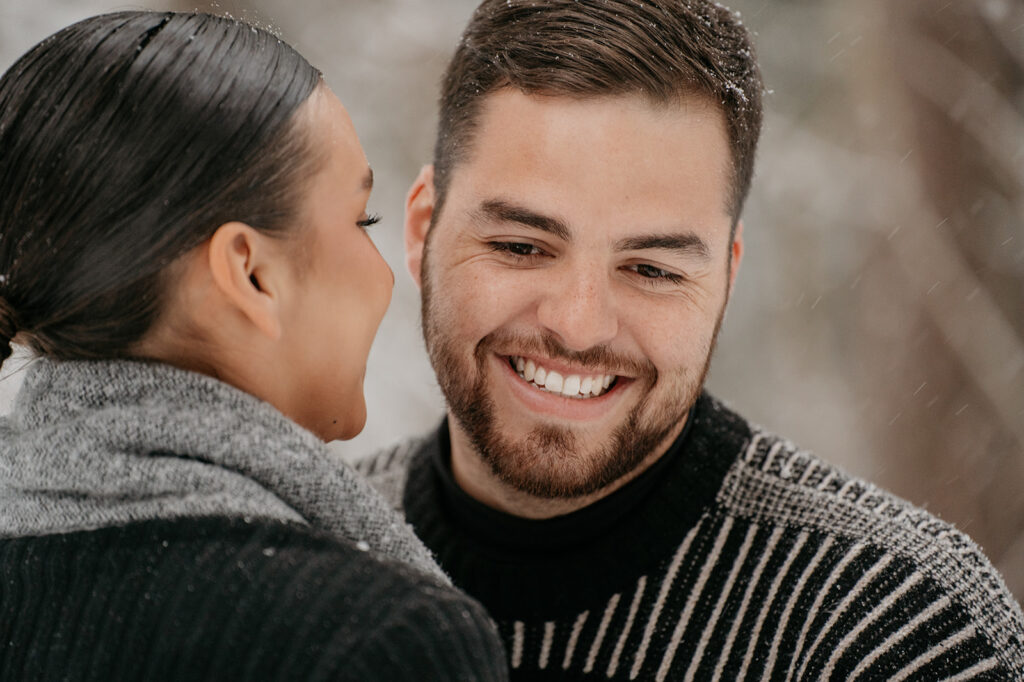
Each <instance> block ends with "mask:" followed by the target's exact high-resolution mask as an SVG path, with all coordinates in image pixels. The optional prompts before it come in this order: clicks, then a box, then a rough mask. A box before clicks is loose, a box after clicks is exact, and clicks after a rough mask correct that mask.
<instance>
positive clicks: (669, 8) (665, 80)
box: [434, 0, 763, 222]
mask: <svg viewBox="0 0 1024 682" xmlns="http://www.w3.org/2000/svg"><path fill="white" fill-rule="evenodd" d="M504 87H512V88H516V89H518V90H521V91H522V92H524V93H527V94H543V95H565V96H570V97H592V96H602V95H624V94H639V95H642V96H643V97H646V98H648V99H649V100H651V101H652V102H654V103H658V104H662V103H669V102H671V101H673V100H676V99H679V98H680V97H684V96H688V95H703V96H706V97H709V98H711V99H712V100H713V101H715V102H719V103H720V106H721V109H722V111H723V113H724V114H725V120H726V128H727V131H728V135H729V146H730V152H731V157H732V187H731V193H730V202H729V206H728V210H729V212H730V214H731V216H732V218H733V221H734V222H735V221H736V220H737V219H738V218H739V215H740V212H741V210H742V207H743V202H744V199H745V198H746V196H747V192H748V190H749V189H750V181H751V178H752V176H753V172H754V154H755V150H756V148H757V139H758V137H759V136H760V132H761V117H762V110H761V93H762V90H763V86H762V82H761V74H760V70H759V69H758V67H757V62H756V60H755V58H754V50H753V45H752V44H751V40H750V35H749V34H748V33H747V30H746V29H745V28H744V27H743V24H742V23H741V22H740V20H739V15H738V14H734V13H733V12H731V11H730V10H728V9H726V8H724V7H722V6H721V5H719V4H718V3H714V2H707V1H706V0H545V1H544V2H532V1H531V2H526V1H525V0H484V1H483V2H482V3H481V4H480V6H479V7H477V9H476V12H475V13H474V14H473V17H472V18H471V19H470V21H469V25H468V26H467V27H466V30H465V31H464V32H463V34H462V40H461V42H460V43H459V46H458V48H457V49H456V50H455V55H454V56H453V57H452V59H451V62H449V64H448V69H447V71H446V72H445V75H444V79H443V81H442V90H441V101H440V124H439V126H438V135H437V142H436V145H435V147H434V183H435V189H436V195H437V196H436V204H435V209H436V210H435V215H437V213H438V212H439V211H440V209H441V206H442V205H443V203H444V197H445V193H446V192H447V189H448V183H449V181H450V175H451V171H452V169H453V168H454V167H455V165H457V164H458V163H460V162H461V161H463V160H465V158H466V155H467V153H468V152H469V150H470V148H471V145H472V137H473V131H474V128H475V125H476V122H477V119H478V117H479V114H480V106H481V104H482V102H483V100H484V98H485V97H486V96H487V95H488V94H490V93H492V92H494V91H496V90H498V89H500V88H504Z"/></svg>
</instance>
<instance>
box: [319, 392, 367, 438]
mask: <svg viewBox="0 0 1024 682" xmlns="http://www.w3.org/2000/svg"><path fill="white" fill-rule="evenodd" d="M347 407H348V410H347V411H345V412H344V413H340V414H339V415H338V416H337V418H336V419H332V420H331V423H330V424H328V425H326V426H327V428H325V429H323V430H322V432H321V433H318V434H317V435H318V436H320V438H321V439H322V440H323V441H325V442H328V443H329V442H331V441H332V440H350V439H352V438H355V437H356V436H358V435H359V434H360V433H362V431H363V427H365V426H366V401H365V400H364V399H363V396H362V394H360V395H359V401H358V405H348V406H347Z"/></svg>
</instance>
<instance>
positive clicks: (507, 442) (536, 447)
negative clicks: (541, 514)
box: [469, 425, 656, 500]
mask: <svg viewBox="0 0 1024 682" xmlns="http://www.w3.org/2000/svg"><path fill="white" fill-rule="evenodd" d="M469 436H470V440H471V441H472V442H473V445H474V448H475V450H476V451H477V453H478V454H479V456H480V457H481V458H482V459H483V461H484V463H485V464H487V466H488V467H490V470H491V472H492V473H493V474H494V476H495V477H496V478H497V479H498V480H500V481H501V482H502V483H503V484H504V485H506V486H508V487H510V488H512V489H514V490H516V491H518V492H521V493H525V494H527V495H530V496H532V497H536V498H540V499H547V500H573V499H578V498H582V497H586V496H589V495H593V494H594V493H597V492H599V491H601V490H603V489H605V488H607V487H609V486H611V485H613V484H615V483H616V482H617V481H620V480H621V479H623V478H626V477H629V476H630V475H631V474H633V473H634V472H635V470H636V469H637V468H638V467H640V466H641V465H642V464H643V463H644V461H645V459H646V458H647V456H648V455H649V454H650V453H651V451H652V450H653V449H654V448H655V447H656V445H654V446H650V447H649V444H650V441H651V440H652V439H651V438H642V437H641V438H639V439H638V438H637V437H636V436H637V433H636V431H635V430H634V429H632V428H629V427H626V426H624V427H621V428H619V429H616V430H615V431H613V432H612V433H611V434H594V433H590V432H588V430H583V429H575V428H571V427H563V426H552V425H544V426H538V427H534V428H533V429H532V430H530V432H529V433H528V434H526V435H525V436H519V437H510V436H508V435H506V434H503V433H496V432H494V431H490V430H484V431H482V432H477V433H469ZM637 446H639V447H637Z"/></svg>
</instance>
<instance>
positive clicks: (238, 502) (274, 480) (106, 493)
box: [0, 359, 447, 582]
mask: <svg viewBox="0 0 1024 682" xmlns="http://www.w3.org/2000/svg"><path fill="white" fill-rule="evenodd" d="M188 516H231V517H244V518H259V519H274V520H280V521H290V522H297V523H302V524H307V525H309V526H311V527H313V528H316V529H319V530H322V531H326V532H328V533H331V534H333V535H335V536H337V537H339V538H344V539H346V540H349V541H351V542H353V543H356V544H357V545H358V546H359V547H361V548H366V547H367V546H368V547H369V548H371V549H372V550H375V551H377V552H379V553H380V554H383V555H386V556H389V557H392V558H395V559H398V560H400V561H404V562H406V563H409V564H412V565H413V566H415V567H416V568H418V569H420V570H422V571H424V572H427V573H430V574H433V575H435V576H438V577H439V578H441V579H442V580H444V581H445V582H447V578H445V577H444V576H443V574H442V572H441V570H440V569H439V568H438V566H437V564H436V563H435V562H434V560H433V559H432V558H431V555H430V552H429V550H427V548H426V547H424V545H423V544H422V543H421V542H420V541H419V540H418V539H417V538H416V536H415V535H414V534H413V532H412V529H411V528H410V527H409V526H408V525H407V524H406V523H405V522H404V521H403V520H402V519H401V518H400V517H398V516H397V515H396V513H395V512H393V511H392V510H391V509H390V508H389V507H388V506H387V504H386V503H385V502H384V501H383V500H382V499H381V498H380V497H379V496H378V495H377V493H376V492H375V491H374V490H373V489H372V488H371V487H370V486H369V485H368V484H367V483H366V482H365V481H364V480H363V479H362V478H361V477H360V476H359V475H358V474H356V473H355V472H354V471H352V470H351V469H350V468H349V467H347V466H345V465H344V464H342V463H341V462H339V461H337V460H336V459H334V458H332V457H331V456H330V454H329V453H328V451H327V449H326V447H325V446H324V444H323V443H322V442H321V441H320V440H319V439H317V438H316V436H314V435H313V434H312V433H310V432H308V431H306V430H305V429H303V428H302V427H300V426H298V425H297V424H295V423H294V422H292V421H291V420H289V419H288V418H287V417H285V416H284V415H283V414H281V413H280V412H278V411H277V410H276V409H275V408H273V407H271V406H270V405H269V404H267V403H265V402H262V401H260V400H259V399H257V398H255V397H253V396H251V395H249V394H248V393H244V392H242V391H240V390H238V389H235V388H233V387H231V386H228V385H227V384H225V383H222V382H220V381H217V380H216V379H213V378H210V377H207V376H203V375H201V374H196V373H193V372H187V371H184V370H180V369H175V368H173V367H170V366H167V365H163V364H158V363H146V362H133V361H110V362H107V361H104V362H78V361H76V362H58V361H53V360H47V359H38V360H36V361H34V362H33V363H32V364H31V366H30V367H29V369H28V370H27V375H26V377H25V382H24V385H23V386H22V388H21V391H20V392H19V393H18V396H17V398H16V400H15V405H14V410H13V412H12V413H11V414H10V416H8V417H7V418H3V419H0V537H23V536H33V535H48V534H53V533H66V532H71V531H76V530H87V529H94V528H102V527H106V526H113V525H120V524H126V523H130V522H133V521H143V520H151V519H168V518H181V517H188Z"/></svg>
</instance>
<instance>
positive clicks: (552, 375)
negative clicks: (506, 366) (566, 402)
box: [510, 356, 615, 398]
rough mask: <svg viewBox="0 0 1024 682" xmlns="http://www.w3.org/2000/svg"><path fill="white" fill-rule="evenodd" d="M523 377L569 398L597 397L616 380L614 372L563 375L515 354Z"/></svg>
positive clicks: (514, 365)
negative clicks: (590, 374)
mask: <svg viewBox="0 0 1024 682" xmlns="http://www.w3.org/2000/svg"><path fill="white" fill-rule="evenodd" d="M510 359H511V361H512V366H513V367H515V369H516V371H517V372H518V373H519V376H521V377H522V378H523V379H525V380H526V381H528V382H532V383H533V384H534V385H536V386H537V387H538V388H542V389H544V390H546V391H549V392H551V393H560V394H562V395H564V396H566V397H567V398H596V397H597V396H599V395H602V394H603V393H605V391H607V390H608V387H609V386H611V385H612V383H613V382H614V381H615V375H614V374H598V375H593V376H582V375H579V374H570V375H569V376H567V377H563V376H562V375H561V374H559V373H558V372H554V371H549V370H546V369H544V368H543V367H539V366H537V363H535V362H534V361H533V360H527V359H525V358H521V357H516V356H513V357H512V358H510Z"/></svg>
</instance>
